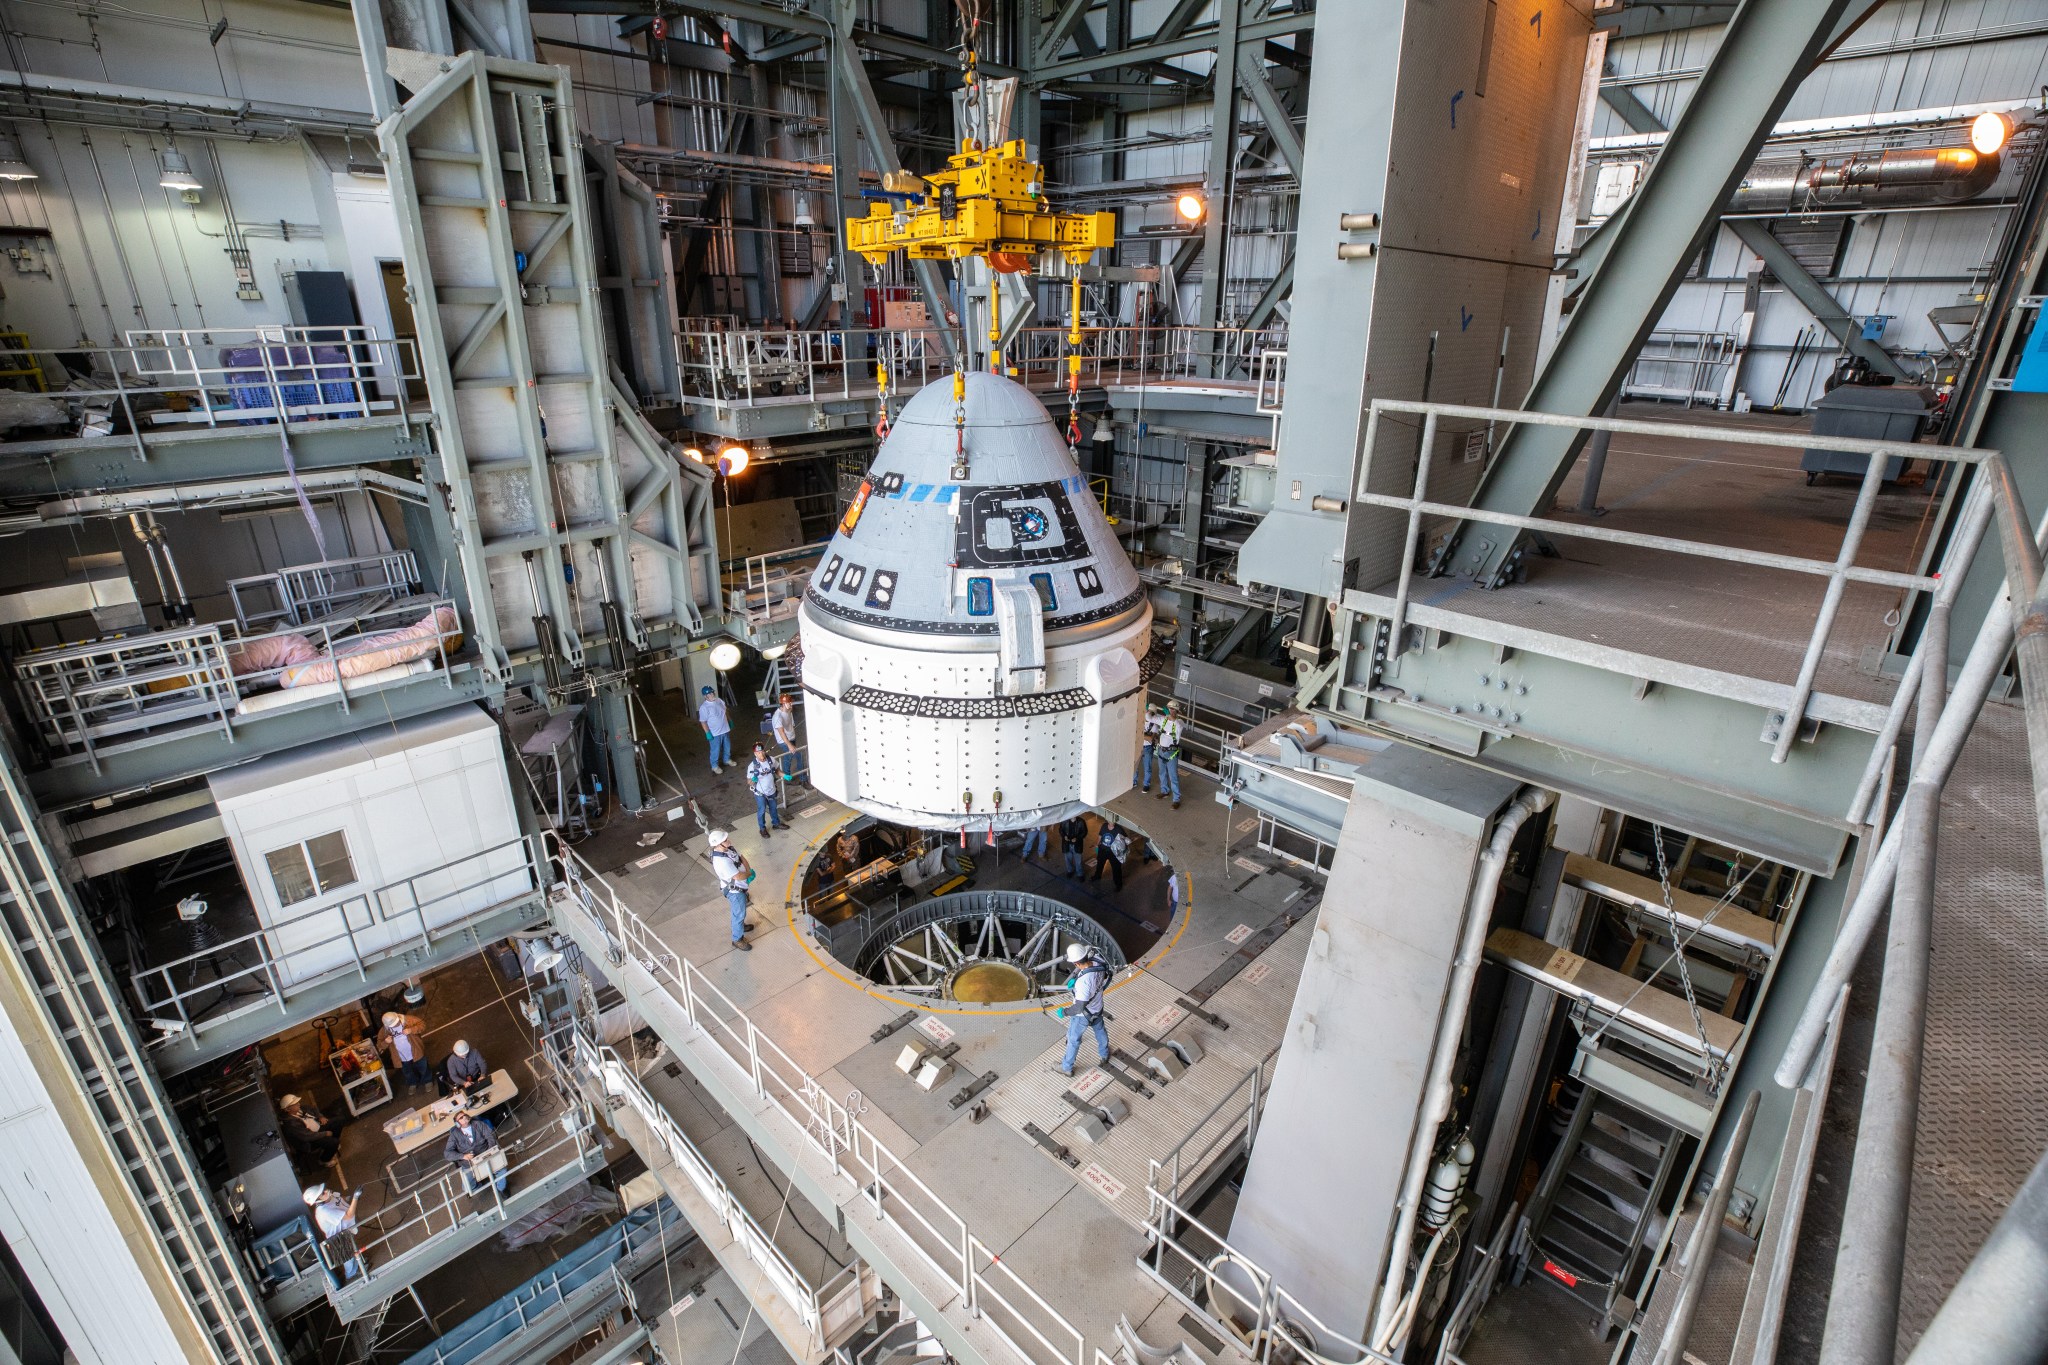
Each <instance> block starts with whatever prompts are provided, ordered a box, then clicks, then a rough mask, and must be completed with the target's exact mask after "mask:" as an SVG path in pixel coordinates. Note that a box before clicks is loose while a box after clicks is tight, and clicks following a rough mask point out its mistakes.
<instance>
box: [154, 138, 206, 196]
mask: <svg viewBox="0 0 2048 1365" xmlns="http://www.w3.org/2000/svg"><path fill="white" fill-rule="evenodd" d="M157 167H158V170H159V171H160V172H161V173H160V174H159V175H158V176H157V178H156V183H157V184H159V185H162V186H163V187H164V188H165V189H167V190H196V189H198V188H200V184H199V177H198V176H196V175H194V174H192V163H191V162H189V161H187V160H186V159H185V154H184V153H183V152H181V151H179V150H178V149H177V148H176V147H166V148H164V150H163V152H162V154H161V155H159V156H158V157H157Z"/></svg>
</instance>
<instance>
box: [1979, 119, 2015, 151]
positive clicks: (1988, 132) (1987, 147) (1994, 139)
mask: <svg viewBox="0 0 2048 1365" xmlns="http://www.w3.org/2000/svg"><path fill="white" fill-rule="evenodd" d="M2011 136H2012V123H2011V121H2009V120H2008V119H2007V118H2006V116H2005V115H2003V114H1994V113H1992V112H1991V111H1990V110H1988V109H1987V110H1985V111H1984V112H1983V113H1981V114H1979V115H1977V117H1976V118H1974V119H1972V120H1971V121H1970V145H1971V146H1972V147H1974V148H1976V149H1977V155H1979V156H1991V155H1992V154H1994V153H1995V152H1997V151H1998V150H1999V149H2000V148H2001V147H2003V146H2005V141H2006V139H2007V138H2009V137H2011Z"/></svg>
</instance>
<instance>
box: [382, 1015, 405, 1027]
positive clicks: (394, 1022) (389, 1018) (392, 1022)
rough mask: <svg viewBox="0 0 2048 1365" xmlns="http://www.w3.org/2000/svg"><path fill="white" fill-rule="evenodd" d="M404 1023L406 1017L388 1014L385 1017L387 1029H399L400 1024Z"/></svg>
mask: <svg viewBox="0 0 2048 1365" xmlns="http://www.w3.org/2000/svg"><path fill="white" fill-rule="evenodd" d="M404 1022H405V1017H404V1016H403V1015H400V1014H386V1015H385V1016H384V1027H385V1028H397V1027H398V1026H399V1025H400V1024H402V1023H404Z"/></svg>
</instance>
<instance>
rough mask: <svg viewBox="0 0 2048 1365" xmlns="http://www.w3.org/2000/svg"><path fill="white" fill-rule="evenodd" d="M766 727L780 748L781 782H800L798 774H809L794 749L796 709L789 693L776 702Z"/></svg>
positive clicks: (801, 756)
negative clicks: (773, 712)
mask: <svg viewBox="0 0 2048 1365" xmlns="http://www.w3.org/2000/svg"><path fill="white" fill-rule="evenodd" d="M768 726H769V728H770V729H771V730H772V731H774V734H775V742H776V743H777V744H779V745H781V746H782V780H783V781H784V782H800V781H802V780H803V778H802V777H801V776H799V774H801V773H807V772H809V771H810V770H809V768H808V767H806V766H805V764H804V761H803V755H802V754H800V753H798V752H797V747H796V707H795V706H793V705H792V704H791V703H790V699H789V693H787V692H784V693H783V694H782V696H781V697H780V698H779V699H778V700H777V702H776V706H775V714H774V715H772V716H770V717H769V718H768Z"/></svg>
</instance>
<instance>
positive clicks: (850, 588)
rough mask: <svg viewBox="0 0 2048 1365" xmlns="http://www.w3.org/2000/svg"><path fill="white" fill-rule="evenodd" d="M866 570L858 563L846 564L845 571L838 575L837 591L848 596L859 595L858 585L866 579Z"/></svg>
mask: <svg viewBox="0 0 2048 1365" xmlns="http://www.w3.org/2000/svg"><path fill="white" fill-rule="evenodd" d="M867 576H868V571H867V570H866V569H864V568H862V567H861V566H860V565H858V564H849V565H847V566H846V572H845V573H843V574H841V575H840V576H839V591H841V592H843V593H845V594H846V595H847V596H848V597H858V596H860V585H861V584H862V583H863V582H865V581H866V579H867Z"/></svg>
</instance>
